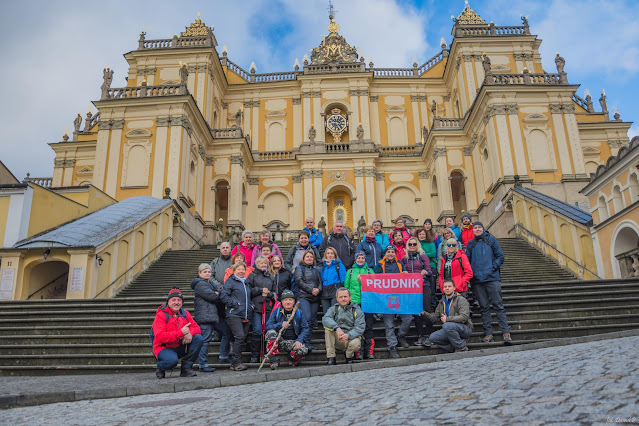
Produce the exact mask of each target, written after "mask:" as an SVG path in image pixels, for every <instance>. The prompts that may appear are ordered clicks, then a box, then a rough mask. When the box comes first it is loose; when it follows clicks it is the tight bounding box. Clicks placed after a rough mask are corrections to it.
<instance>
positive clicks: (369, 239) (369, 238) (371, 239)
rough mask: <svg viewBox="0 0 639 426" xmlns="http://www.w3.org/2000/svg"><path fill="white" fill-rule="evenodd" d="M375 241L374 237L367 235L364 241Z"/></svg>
mask: <svg viewBox="0 0 639 426" xmlns="http://www.w3.org/2000/svg"><path fill="white" fill-rule="evenodd" d="M375 241H376V240H375V237H369V236H368V235H367V236H366V242H367V243H374V242H375Z"/></svg>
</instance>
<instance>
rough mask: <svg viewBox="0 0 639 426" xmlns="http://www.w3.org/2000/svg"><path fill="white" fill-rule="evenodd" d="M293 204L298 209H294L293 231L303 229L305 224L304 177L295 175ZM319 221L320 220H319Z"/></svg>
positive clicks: (292, 217)
mask: <svg viewBox="0 0 639 426" xmlns="http://www.w3.org/2000/svg"><path fill="white" fill-rule="evenodd" d="M292 179H293V203H294V204H295V206H296V207H297V208H296V209H294V216H291V221H292V222H293V223H292V224H291V227H292V229H302V228H303V226H302V224H303V223H304V219H305V217H304V191H303V189H302V176H300V175H293V177H292ZM318 220H319V219H318Z"/></svg>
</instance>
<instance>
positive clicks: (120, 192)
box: [109, 118, 169, 200]
mask: <svg viewBox="0 0 639 426" xmlns="http://www.w3.org/2000/svg"><path fill="white" fill-rule="evenodd" d="M138 120H139V119H138V118H136V119H135V120H126V121H125V128H124V130H123V131H122V136H121V138H120V152H119V159H118V171H117V180H116V190H115V198H116V199H118V200H122V199H124V198H130V197H135V196H138V195H148V196H151V195H152V190H153V188H152V187H153V172H154V170H153V169H154V164H155V161H153V159H154V156H155V149H156V147H155V146H156V135H157V125H156V121H155V120H151V121H153V124H152V125H151V126H150V127H145V128H144V129H146V130H149V131H150V132H151V136H149V137H148V139H144V140H145V141H148V142H150V143H151V153H150V157H149V173H148V175H147V185H146V186H145V187H143V188H126V187H122V173H123V172H124V169H123V168H122V167H123V164H124V145H125V144H126V143H127V142H129V141H130V140H135V139H129V138H128V137H127V136H126V133H127V132H128V131H130V130H132V129H131V127H130V123H131V122H132V121H138ZM127 129H128V130H127ZM109 140H110V138H109ZM166 151H167V156H168V152H169V149H168V147H167V150H166ZM167 160H168V158H167ZM165 164H168V163H165Z"/></svg>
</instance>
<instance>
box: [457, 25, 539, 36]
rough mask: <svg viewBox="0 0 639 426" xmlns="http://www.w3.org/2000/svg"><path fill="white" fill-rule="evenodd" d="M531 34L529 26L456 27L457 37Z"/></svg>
mask: <svg viewBox="0 0 639 426" xmlns="http://www.w3.org/2000/svg"><path fill="white" fill-rule="evenodd" d="M524 34H530V30H529V28H528V27H527V26H524V25H521V26H500V27H498V26H496V25H494V24H489V25H463V26H462V25H456V26H455V37H485V36H510V35H524Z"/></svg>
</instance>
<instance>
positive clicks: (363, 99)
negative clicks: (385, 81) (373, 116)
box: [356, 89, 371, 139]
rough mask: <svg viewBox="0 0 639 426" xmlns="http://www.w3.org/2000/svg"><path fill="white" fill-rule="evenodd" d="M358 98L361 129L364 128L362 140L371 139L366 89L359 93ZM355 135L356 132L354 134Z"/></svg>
mask: <svg viewBox="0 0 639 426" xmlns="http://www.w3.org/2000/svg"><path fill="white" fill-rule="evenodd" d="M359 96H360V99H359V101H360V109H361V111H362V116H361V119H360V120H361V122H362V127H363V128H364V139H370V138H371V122H370V113H369V110H368V89H363V90H360V91H359ZM356 135H357V132H356Z"/></svg>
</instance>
